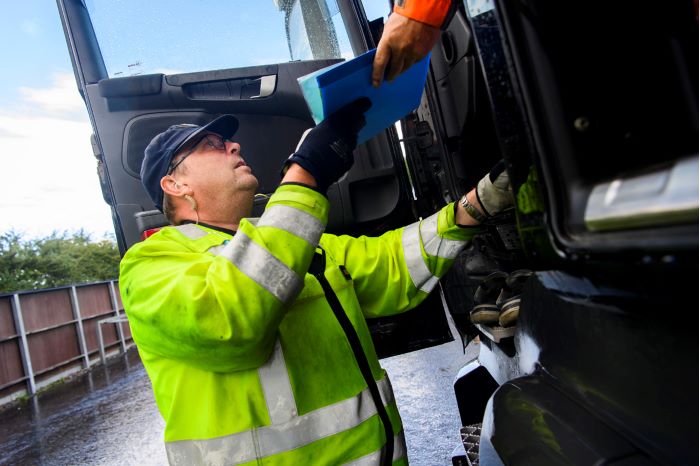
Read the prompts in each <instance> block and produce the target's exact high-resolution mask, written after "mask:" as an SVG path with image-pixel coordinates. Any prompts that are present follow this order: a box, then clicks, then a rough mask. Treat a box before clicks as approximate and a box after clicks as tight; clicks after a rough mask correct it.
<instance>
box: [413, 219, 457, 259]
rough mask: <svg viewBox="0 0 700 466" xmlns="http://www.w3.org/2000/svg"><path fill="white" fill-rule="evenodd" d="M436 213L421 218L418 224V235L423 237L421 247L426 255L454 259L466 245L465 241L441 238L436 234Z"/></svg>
mask: <svg viewBox="0 0 700 466" xmlns="http://www.w3.org/2000/svg"><path fill="white" fill-rule="evenodd" d="M438 215H439V213H437V214H434V215H431V216H430V217H428V218H426V219H425V220H423V221H422V222H421V224H420V235H421V238H422V239H423V248H424V249H425V252H426V253H427V254H428V255H431V256H437V257H441V258H443V259H454V258H455V257H457V256H458V255H459V252H460V251H461V250H462V249H463V248H464V246H466V244H467V241H456V240H451V239H445V238H441V237H440V236H439V235H438Z"/></svg>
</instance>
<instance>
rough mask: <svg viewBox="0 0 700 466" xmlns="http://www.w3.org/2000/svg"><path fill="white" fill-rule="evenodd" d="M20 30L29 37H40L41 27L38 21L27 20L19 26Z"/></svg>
mask: <svg viewBox="0 0 700 466" xmlns="http://www.w3.org/2000/svg"><path fill="white" fill-rule="evenodd" d="M19 27H20V29H21V30H22V32H24V33H25V34H27V35H30V36H38V35H39V32H40V31H39V25H38V24H37V23H36V21H33V20H29V19H25V20H23V21H22V22H21V23H20V24H19Z"/></svg>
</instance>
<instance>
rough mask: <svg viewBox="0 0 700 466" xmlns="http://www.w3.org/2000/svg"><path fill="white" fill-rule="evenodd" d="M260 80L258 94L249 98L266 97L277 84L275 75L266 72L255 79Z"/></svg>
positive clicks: (273, 90)
mask: <svg viewBox="0 0 700 466" xmlns="http://www.w3.org/2000/svg"><path fill="white" fill-rule="evenodd" d="M257 80H258V81H260V91H259V92H260V93H259V94H258V95H253V96H250V98H251V99H260V98H262V97H267V96H270V95H272V93H273V92H275V85H276V84H277V75H275V74H268V75H267V76H261V77H259V78H258V79H257Z"/></svg>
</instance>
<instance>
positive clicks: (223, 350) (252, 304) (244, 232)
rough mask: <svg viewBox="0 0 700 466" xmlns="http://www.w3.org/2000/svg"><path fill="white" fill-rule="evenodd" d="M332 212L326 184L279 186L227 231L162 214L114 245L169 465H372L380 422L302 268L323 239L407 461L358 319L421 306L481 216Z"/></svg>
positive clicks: (332, 276) (398, 451) (317, 288)
mask: <svg viewBox="0 0 700 466" xmlns="http://www.w3.org/2000/svg"><path fill="white" fill-rule="evenodd" d="M327 217H328V200H327V199H326V198H325V197H324V196H322V195H321V194H319V193H317V192H315V191H313V190H311V189H309V188H306V187H304V186H299V185H289V184H288V185H282V186H280V187H279V188H278V189H277V191H276V192H275V194H274V195H273V196H272V197H271V198H270V200H269V203H268V205H267V207H266V209H265V212H264V214H263V215H262V216H261V217H260V218H259V219H247V220H246V219H244V220H242V221H241V223H240V225H239V229H238V231H237V233H236V234H235V236H231V235H228V234H225V233H222V232H220V231H217V230H214V229H210V228H206V227H204V226H201V225H193V224H188V225H181V226H177V227H166V228H164V229H162V230H161V231H159V232H158V233H156V234H155V235H153V236H151V237H150V238H148V239H147V240H146V241H144V242H141V243H138V244H136V245H134V246H133V247H131V248H130V249H129V251H128V252H127V253H126V255H125V256H124V258H123V260H122V262H121V276H120V291H121V296H122V301H123V303H124V307H125V310H126V313H127V315H128V317H129V322H130V325H131V331H132V334H133V338H134V341H135V342H136V345H137V347H138V351H139V354H140V356H141V359H142V360H143V363H144V366H145V368H146V371H147V372H148V375H149V377H150V379H151V382H152V384H153V391H154V394H155V399H156V402H157V404H158V408H159V410H160V412H161V414H162V415H163V418H164V419H165V423H166V427H165V442H166V450H167V453H168V459H169V461H170V463H171V464H188V465H189V464H217V465H218V464H221V465H223V464H245V465H248V464H250V465H261V464H264V465H305V466H306V465H315V464H317V465H324V466H325V465H336V464H352V465H373V464H379V458H380V456H381V451H382V447H383V445H384V443H385V434H384V430H383V425H382V422H381V420H380V419H379V416H378V415H377V410H376V407H375V405H374V404H373V402H372V398H371V396H370V393H369V391H368V388H367V384H366V383H365V380H364V379H363V377H362V375H361V373H360V370H359V369H358V366H357V363H356V361H355V358H354V355H353V353H352V350H351V347H350V344H349V343H348V340H347V338H346V336H345V334H344V333H343V330H342V329H341V327H340V325H339V323H338V321H337V320H336V317H335V316H334V314H333V312H332V311H331V308H330V307H329V304H328V302H327V301H326V299H325V296H324V293H323V291H322V289H321V285H320V284H319V281H318V280H317V279H316V278H315V277H314V276H313V275H310V274H307V273H306V272H307V270H308V268H309V264H310V262H311V259H312V257H313V255H314V252H315V250H316V249H317V246H319V245H320V247H321V248H323V250H324V251H325V254H326V257H327V259H326V268H325V273H324V275H325V277H326V278H327V280H328V282H329V283H330V285H331V287H332V288H333V290H334V292H335V294H336V295H337V297H338V299H339V300H340V302H341V304H342V307H343V309H344V310H345V313H346V314H347V315H348V317H349V319H350V321H351V322H352V325H353V327H354V328H355V331H356V332H357V334H358V336H359V339H360V341H361V344H362V349H363V350H364V353H365V355H366V356H367V359H368V361H369V364H370V367H371V371H372V375H373V377H374V379H375V380H376V381H377V385H378V387H379V391H380V393H381V397H382V401H383V402H384V405H385V406H386V410H387V412H388V414H389V417H390V419H391V423H392V426H393V430H394V434H395V447H394V456H393V459H394V464H395V465H401V464H407V459H406V449H405V444H404V440H403V430H402V426H401V419H400V417H399V413H398V411H397V408H396V404H395V402H394V398H393V393H392V390H391V385H390V382H389V380H388V378H387V375H386V373H385V372H384V370H383V369H382V368H381V367H380V365H379V361H378V360H377V356H376V353H375V350H374V347H373V345H372V341H371V338H370V333H369V330H368V327H367V324H366V322H365V318H367V317H378V316H387V315H392V314H396V313H399V312H403V311H405V310H407V309H410V308H411V307H413V306H415V305H417V304H418V303H419V302H420V301H421V300H422V299H423V298H425V296H427V294H428V292H430V290H431V289H432V288H433V287H434V286H435V285H436V284H437V282H438V279H439V277H440V276H442V275H443V274H444V273H445V272H446V271H447V269H448V268H449V266H450V265H451V263H452V262H453V260H454V258H455V257H456V256H457V254H458V253H459V251H460V250H461V249H462V248H463V247H464V246H465V245H466V242H467V241H468V240H469V239H470V238H471V237H472V236H473V235H474V233H475V232H476V231H477V229H475V228H461V227H458V226H456V225H455V222H454V206H453V205H452V204H450V205H448V206H446V207H445V208H443V209H442V210H440V211H439V212H438V213H436V214H435V215H433V216H431V217H429V218H427V219H425V220H423V221H421V222H418V223H415V224H413V225H410V226H408V227H405V228H401V229H398V230H394V231H390V232H387V233H385V234H384V235H382V236H380V237H374V238H368V237H360V238H351V237H348V236H334V235H329V234H322V233H323V230H324V228H325V224H326V222H327ZM341 266H343V267H341Z"/></svg>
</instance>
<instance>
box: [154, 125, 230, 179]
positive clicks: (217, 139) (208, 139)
mask: <svg viewBox="0 0 700 466" xmlns="http://www.w3.org/2000/svg"><path fill="white" fill-rule="evenodd" d="M202 142H204V144H205V146H204V147H205V149H206V150H216V151H226V143H227V142H231V141H230V140H229V139H224V138H223V137H221V136H220V135H218V134H214V133H209V134H205V135H204V136H202V137H201V138H199V139H198V140H197V142H195V143H194V144H193V145H192V146H191V148H190V149H187V151H186V152H185V154H184V155H183V156H182V157H181V158H180V160H178V161H177V162H175V164H173V163H172V162H171V163H170V168H168V172H167V174H168V175H171V174H172V173H173V172H174V171H175V169H176V168H177V167H178V166H179V165H180V164H181V163H182V162H184V161H185V159H186V158H187V157H189V156H190V155H192V154H194V153H195V152H196V151H197V148H198V147H199V146H200V145H201V144H202Z"/></svg>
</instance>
